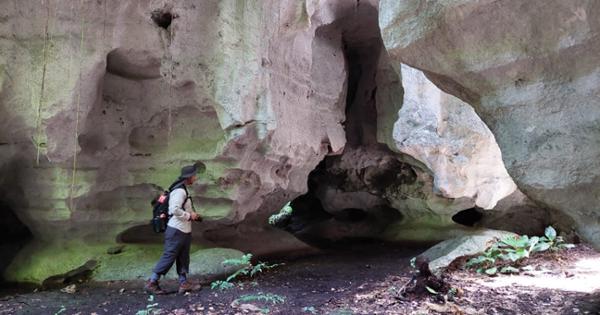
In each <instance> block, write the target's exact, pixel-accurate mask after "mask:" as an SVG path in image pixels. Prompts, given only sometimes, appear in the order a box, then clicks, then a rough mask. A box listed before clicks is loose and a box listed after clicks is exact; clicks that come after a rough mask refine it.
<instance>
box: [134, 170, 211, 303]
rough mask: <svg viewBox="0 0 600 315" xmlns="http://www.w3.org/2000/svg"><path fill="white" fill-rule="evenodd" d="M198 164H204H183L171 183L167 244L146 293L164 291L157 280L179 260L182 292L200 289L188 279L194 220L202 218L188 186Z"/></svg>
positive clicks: (194, 177) (193, 177)
mask: <svg viewBox="0 0 600 315" xmlns="http://www.w3.org/2000/svg"><path fill="white" fill-rule="evenodd" d="M198 167H201V168H203V169H204V168H205V166H204V164H203V163H202V162H198V163H196V164H194V165H188V166H184V167H183V168H182V169H181V175H180V176H179V178H178V179H177V181H175V183H173V184H172V185H171V187H169V191H170V193H169V216H170V218H169V221H168V223H167V229H166V230H165V248H164V251H163V254H162V256H161V257H160V259H159V261H158V263H157V264H156V266H155V267H154V269H153V270H152V275H151V276H150V279H148V282H147V283H146V285H145V286H144V289H145V290H146V292H147V293H150V294H165V293H166V292H165V291H163V290H162V289H161V288H160V286H159V284H158V281H159V279H160V277H161V276H164V275H165V274H167V272H169V270H170V269H171V267H172V266H173V263H175V264H176V268H177V274H178V275H179V291H178V292H179V293H180V294H183V293H185V292H190V291H193V290H198V289H200V286H199V285H197V284H192V283H191V282H189V281H188V279H187V276H188V274H189V271H190V247H191V244H192V221H200V220H202V219H201V217H200V215H198V213H196V211H195V210H194V206H193V203H192V198H191V197H190V195H189V193H188V190H187V187H188V186H191V185H192V184H194V182H195V181H196V174H197V172H198Z"/></svg>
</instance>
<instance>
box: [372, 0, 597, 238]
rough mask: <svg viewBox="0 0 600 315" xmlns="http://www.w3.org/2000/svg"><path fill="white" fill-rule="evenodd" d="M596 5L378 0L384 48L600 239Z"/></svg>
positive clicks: (520, 179)
mask: <svg viewBox="0 0 600 315" xmlns="http://www.w3.org/2000/svg"><path fill="white" fill-rule="evenodd" d="M599 14H600V3H598V2H597V1H593V0H577V1H568V2H563V1H554V2H548V1H543V0H534V1H520V0H511V1H503V2H498V1H492V0H485V1H474V0H473V1H472V0H463V1H453V2H448V1H425V0H422V1H393V0H382V1H381V2H380V15H379V23H380V27H381V30H382V37H383V40H384V43H385V47H386V49H387V51H388V53H389V55H390V58H391V59H392V60H393V63H394V64H395V65H396V66H397V67H398V66H399V65H400V63H405V64H407V65H410V66H412V67H414V68H417V69H420V70H422V71H423V72H424V73H425V74H426V76H427V77H428V78H429V79H430V80H431V81H433V82H434V83H435V84H436V85H437V86H438V87H440V88H441V89H442V90H444V91H446V92H448V93H450V94H453V95H455V96H457V97H459V98H461V99H463V100H465V101H466V102H468V103H469V104H471V105H473V107H474V108H475V111H476V112H477V113H478V114H479V116H480V117H481V118H482V119H483V121H485V122H486V123H487V125H488V127H489V128H490V130H491V131H492V133H493V134H494V136H495V137H496V140H497V141H498V145H499V147H500V149H501V150H502V156H503V159H504V161H505V165H506V168H507V170H508V172H509V173H510V174H511V176H512V177H513V179H514V180H515V182H516V184H517V185H518V187H519V188H520V189H521V190H522V191H523V192H524V193H525V194H526V195H528V196H529V197H531V198H532V199H533V200H535V201H537V202H540V203H541V204H544V205H546V206H548V207H551V208H553V209H557V210H560V211H562V212H564V213H565V214H567V215H569V216H571V217H572V218H573V219H574V220H575V221H576V222H577V223H578V230H579V232H580V233H581V235H582V236H583V237H584V238H585V239H587V240H589V241H592V242H593V243H594V244H596V246H598V244H600V228H599V227H600V224H598V222H600V221H599V220H600V215H599V214H598V213H599V208H598V207H599V206H598V205H599V204H600V203H599V202H598V196H599V195H600V185H599V184H600V176H599V175H600V158H599V157H600V142H599V141H600V140H599V139H600V128H599V126H600V125H599V124H600V111H599V110H598V108H600V107H599V105H600V97H599V96H600V44H599V43H600V42H599V41H598V39H599V38H600V20H599V19H597V18H596V17H597V16H598V15H599Z"/></svg>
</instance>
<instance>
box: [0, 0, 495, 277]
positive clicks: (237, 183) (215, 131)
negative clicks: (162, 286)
mask: <svg viewBox="0 0 600 315" xmlns="http://www.w3.org/2000/svg"><path fill="white" fill-rule="evenodd" d="M378 21H379V15H378V3H377V1H376V0H371V1H356V2H354V1H339V0H327V1H315V0H310V1H292V0H288V1H276V0H266V1H259V2H253V1H233V0H231V1H229V0H227V1H217V0H214V1H201V2H198V1H192V0H178V1H167V0H151V1H142V0H127V1H107V0H101V1H87V0H86V1H79V2H72V1H60V0H55V1H44V2H42V3H40V2H37V1H4V2H1V3H0V196H2V197H1V198H2V199H1V200H0V204H6V206H7V208H8V209H10V211H12V212H14V214H15V215H16V216H17V217H18V219H17V220H15V222H17V223H18V224H21V223H22V225H23V226H20V227H19V228H18V229H15V230H14V231H17V232H14V233H13V232H11V233H12V234H11V237H14V238H22V239H29V238H30V237H31V238H32V241H31V242H29V243H27V245H26V247H25V248H23V249H22V250H20V251H18V252H17V251H16V250H13V249H10V252H9V251H8V250H6V251H4V250H3V253H4V252H6V253H10V255H8V256H6V255H4V254H3V255H2V257H3V259H4V260H3V261H2V264H0V266H3V268H4V265H5V264H7V263H10V266H8V268H7V269H6V270H3V271H4V276H5V277H6V278H7V279H8V280H15V281H30V282H36V283H40V282H42V281H44V280H45V279H47V278H50V277H51V276H53V275H64V274H68V272H69V271H70V270H75V269H77V268H78V267H80V266H82V265H84V264H85V263H86V262H88V261H91V260H93V261H97V262H99V264H100V266H99V267H98V268H100V269H99V270H102V268H106V267H107V266H106V265H105V266H103V265H102V264H103V262H106V261H110V262H111V265H110V268H118V267H119V264H120V263H122V261H123V260H125V259H123V260H121V259H112V258H114V257H110V258H107V257H106V255H108V254H106V250H107V248H111V247H114V246H115V245H116V244H115V243H136V244H131V245H129V244H128V246H139V248H138V247H135V248H136V250H137V249H139V250H140V251H143V249H140V248H143V246H146V245H148V244H145V243H153V244H160V242H161V241H162V239H161V235H154V234H152V232H151V230H150V227H149V225H148V221H149V219H150V206H149V201H150V200H151V199H152V197H154V196H155V195H156V194H157V193H158V192H159V191H160V187H159V186H161V187H167V186H168V185H169V184H171V182H172V181H173V180H174V179H175V178H176V176H177V175H178V174H179V170H180V168H181V167H182V166H183V165H186V164H191V163H194V162H196V161H202V162H204V163H205V164H206V166H207V169H206V172H205V173H203V174H201V176H200V181H199V184H198V185H196V186H195V187H194V188H193V190H192V194H193V195H194V201H195V204H196V206H197V210H198V211H199V212H200V213H201V214H202V215H203V217H204V219H205V220H204V222H203V223H201V224H195V226H194V243H195V244H196V245H199V244H201V245H202V246H203V247H215V246H218V247H226V248H227V247H233V248H236V249H239V250H243V251H244V252H252V253H254V254H256V255H261V254H262V255H268V254H274V253H277V254H284V255H290V252H291V254H300V253H307V252H314V250H315V248H313V247H312V246H310V245H309V244H307V243H306V242H304V241H303V240H300V239H298V238H296V237H295V236H293V235H292V234H290V233H287V232H285V231H282V230H278V229H276V228H274V227H271V226H268V225H267V218H268V217H269V215H271V214H272V213H274V212H275V211H277V210H278V209H280V208H281V207H282V206H283V205H284V204H286V203H287V202H288V201H290V200H294V199H296V198H297V197H299V196H302V195H303V194H305V193H307V192H309V187H308V185H307V183H309V182H310V178H309V174H310V173H311V171H313V170H315V169H317V170H319V169H318V165H319V163H321V162H322V161H323V160H324V159H325V160H326V161H325V164H327V162H329V166H330V167H331V168H330V169H325V171H324V174H330V175H334V174H333V173H332V172H334V173H335V174H337V175H340V174H342V175H343V176H344V178H345V181H346V182H345V183H342V186H339V185H338V184H339V183H331V182H328V181H326V180H324V181H323V184H324V185H323V186H320V187H318V189H316V190H315V194H314V195H312V196H309V197H310V198H317V199H319V198H320V201H319V202H320V203H321V206H320V207H321V208H324V209H320V208H314V207H313V206H312V204H311V203H310V202H313V201H314V199H313V200H311V201H310V202H308V203H307V205H308V206H306V209H305V211H308V212H317V213H318V214H322V213H321V212H320V211H319V210H323V211H324V212H325V214H324V215H325V216H327V215H329V216H333V217H334V218H336V219H338V220H337V223H336V224H338V223H339V224H338V225H337V226H336V227H337V229H336V228H334V229H329V228H328V227H322V228H320V227H319V226H316V227H314V228H313V229H312V230H313V231H316V233H317V234H318V235H321V236H323V235H324V236H325V237H326V238H329V239H337V238H341V237H348V236H368V237H378V238H384V239H392V240H415V239H418V240H423V239H427V240H433V239H435V240H439V239H442V238H446V237H449V236H453V235H456V234H459V233H461V232H462V230H465V229H467V228H466V227H460V226H457V225H456V224H455V223H453V222H452V219H451V218H452V216H453V215H454V214H456V213H457V212H458V211H460V210H464V209H467V208H471V207H473V206H474V205H475V203H476V200H477V198H476V197H475V196H474V193H473V192H472V191H468V190H466V191H465V192H463V193H462V194H463V195H461V194H460V193H459V192H456V193H454V194H449V193H448V191H445V192H442V189H439V188H436V187H435V185H434V180H435V178H436V174H432V173H431V172H433V173H435V172H438V171H437V170H436V168H435V167H434V166H433V165H434V164H431V165H430V166H427V165H425V162H424V161H425V160H423V161H421V162H419V161H418V157H417V156H414V157H410V156H409V155H406V154H403V153H397V152H394V151H392V150H390V148H392V146H390V145H395V142H394V135H393V130H394V124H395V123H396V121H397V120H398V112H399V109H400V107H401V105H402V104H401V103H402V93H403V91H402V88H401V86H400V87H399V88H395V89H392V88H390V89H388V93H385V94H382V93H378V88H379V87H381V86H384V85H385V86H388V87H391V86H396V84H397V83H398V82H397V81H398V79H397V75H395V74H394V72H393V71H391V70H390V67H389V66H390V64H389V62H388V61H387V59H385V58H380V56H381V55H386V54H387V53H386V52H385V49H384V46H383V41H382V39H381V37H380V31H379V27H378ZM392 60H393V61H394V62H395V61H396V60H397V59H396V58H395V57H394V55H392ZM425 74H426V75H427V76H428V77H430V79H431V76H430V73H428V72H426V73H425ZM431 80H432V81H434V82H435V83H436V84H437V81H436V80H435V79H431ZM399 96H400V97H399ZM398 97H399V98H398ZM393 100H399V102H396V101H393ZM424 105H426V104H424ZM386 145H387V146H388V147H386ZM357 172H358V173H357ZM391 175H393V176H391ZM327 176H329V175H327ZM330 179H335V176H332V177H331V178H330ZM344 185H345V186H344ZM440 187H443V186H440ZM444 193H446V194H447V195H444ZM477 194H479V193H477ZM309 195H310V194H309ZM449 196H451V198H448V197H449ZM300 198H302V197H300ZM486 198H487V197H486ZM494 198H499V197H497V196H495V197H493V198H489V200H493V199H494ZM482 204H483V202H482ZM315 207H316V206H315ZM359 208H360V209H359ZM315 209H316V210H315ZM363 212H364V213H366V214H367V217H368V218H369V219H368V220H366V221H363V223H362V225H361V222H359V221H360V220H359V219H360V218H362V217H363ZM19 222H20V223H19ZM340 222H341V223H340ZM365 222H366V224H364V223H365ZM349 223H352V224H349ZM355 223H356V224H355ZM440 229H442V232H440ZM27 230H28V231H30V232H31V235H30V233H28V232H27ZM0 236H2V235H0ZM138 243H139V244H138ZM150 245H151V246H153V245H152V244H150ZM19 246H21V244H19ZM11 248H17V247H11ZM131 253H133V252H130V254H131ZM115 257H116V256H115ZM122 257H124V256H122ZM157 258H158V257H157ZM146 259H147V260H146V263H148V261H149V258H148V257H147V258H146ZM110 270H113V269H110ZM138 275H139V270H137V271H136V277H137V276H138ZM111 279H112V278H111Z"/></svg>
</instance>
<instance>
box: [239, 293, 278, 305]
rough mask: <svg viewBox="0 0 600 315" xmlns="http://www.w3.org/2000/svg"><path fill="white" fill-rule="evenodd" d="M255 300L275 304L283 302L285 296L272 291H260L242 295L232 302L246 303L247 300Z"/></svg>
mask: <svg viewBox="0 0 600 315" xmlns="http://www.w3.org/2000/svg"><path fill="white" fill-rule="evenodd" d="M256 301H262V302H266V303H271V304H273V305H275V304H280V303H285V297H284V296H281V295H277V294H273V293H262V292H260V293H258V294H245V295H242V296H240V297H239V298H237V299H235V300H234V301H233V303H235V304H239V303H248V302H256Z"/></svg>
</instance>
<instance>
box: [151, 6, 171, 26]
mask: <svg viewBox="0 0 600 315" xmlns="http://www.w3.org/2000/svg"><path fill="white" fill-rule="evenodd" d="M150 17H151V18H152V21H154V24H156V25H157V26H158V27H160V28H164V29H168V28H169V26H171V22H173V19H174V18H175V16H173V14H172V13H171V12H169V11H168V10H164V9H163V10H154V11H152V14H151V16H150Z"/></svg>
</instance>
